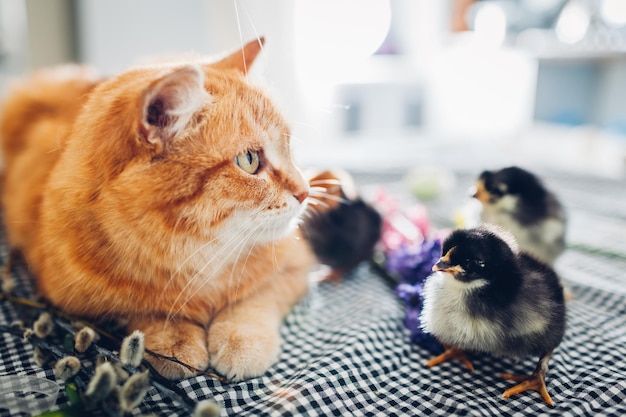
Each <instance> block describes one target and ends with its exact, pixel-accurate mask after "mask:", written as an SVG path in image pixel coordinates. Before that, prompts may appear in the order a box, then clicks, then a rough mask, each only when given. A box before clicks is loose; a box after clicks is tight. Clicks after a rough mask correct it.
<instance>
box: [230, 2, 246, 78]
mask: <svg viewBox="0 0 626 417" xmlns="http://www.w3.org/2000/svg"><path fill="white" fill-rule="evenodd" d="M233 5H234V6H235V16H236V17H237V29H238V30H239V41H240V42H241V55H242V56H243V73H244V75H245V77H246V78H248V64H247V63H246V53H245V50H244V41H243V33H242V31H241V19H240V18H239V7H237V0H233Z"/></svg>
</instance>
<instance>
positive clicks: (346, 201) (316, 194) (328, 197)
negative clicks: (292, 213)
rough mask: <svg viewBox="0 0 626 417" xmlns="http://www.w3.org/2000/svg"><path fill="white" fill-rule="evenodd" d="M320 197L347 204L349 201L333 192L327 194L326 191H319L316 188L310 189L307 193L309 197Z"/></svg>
mask: <svg viewBox="0 0 626 417" xmlns="http://www.w3.org/2000/svg"><path fill="white" fill-rule="evenodd" d="M311 196H313V197H322V198H325V199H327V200H331V201H336V202H337V203H341V204H349V203H350V201H349V200H346V199H345V198H342V197H337V196H336V195H333V194H328V193H320V192H317V191H316V190H312V191H311V192H310V194H309V197H311Z"/></svg>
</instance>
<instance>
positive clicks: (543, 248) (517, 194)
mask: <svg viewBox="0 0 626 417" xmlns="http://www.w3.org/2000/svg"><path fill="white" fill-rule="evenodd" d="M473 191H475V192H474V193H473V197H474V198H476V199H477V200H478V201H480V203H481V204H482V211H481V213H480V220H481V221H482V222H483V223H489V224H495V225H498V226H502V227H504V228H505V229H507V230H508V231H510V232H511V233H512V234H513V236H515V239H516V240H517V242H518V244H519V246H520V247H521V248H522V249H523V250H524V251H526V252H528V253H531V254H532V255H534V256H535V257H537V258H539V259H540V260H542V261H544V262H546V263H548V264H550V265H554V261H555V260H556V258H557V257H558V256H559V255H560V254H561V253H562V252H563V251H564V250H565V230H566V221H567V219H566V215H565V211H564V209H563V206H562V205H561V203H560V202H559V200H558V199H557V197H556V196H555V195H554V194H553V193H552V192H550V191H549V190H548V189H547V188H546V187H545V186H544V184H543V183H542V181H541V180H540V179H539V178H538V177H537V176H536V175H534V174H533V173H531V172H529V171H526V170H524V169H522V168H519V167H516V166H512V167H507V168H503V169H500V170H497V171H484V172H482V173H481V174H480V176H479V178H478V180H477V182H476V187H475V190H473Z"/></svg>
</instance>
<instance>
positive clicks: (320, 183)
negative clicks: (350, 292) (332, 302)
mask: <svg viewBox="0 0 626 417" xmlns="http://www.w3.org/2000/svg"><path fill="white" fill-rule="evenodd" d="M309 178H310V179H309V184H310V194H309V207H308V208H307V211H306V212H305V216H304V219H303V223H302V225H301V229H302V235H303V237H304V238H305V239H306V240H308V241H309V244H310V245H311V248H312V249H313V252H314V253H315V255H316V257H317V259H318V260H319V262H320V263H321V264H324V265H327V266H328V267H330V269H331V270H330V272H329V274H328V275H327V276H326V277H325V278H324V279H323V281H329V280H330V281H334V282H335V283H338V282H339V280H340V279H341V277H342V276H343V275H345V274H346V273H348V272H350V271H351V270H352V269H353V268H355V267H356V266H357V265H358V264H359V263H361V262H363V261H366V260H369V259H371V257H372V255H373V252H374V247H375V246H376V243H377V242H378V241H379V239H380V237H381V233H382V230H381V229H382V216H381V215H380V213H379V212H378V211H377V210H376V209H375V208H374V207H373V206H372V205H370V204H369V203H367V202H366V201H364V200H363V199H362V198H361V197H360V196H359V194H358V192H357V190H356V187H355V185H354V181H353V180H352V177H351V176H350V175H349V174H348V173H347V172H346V171H343V170H339V169H335V170H327V171H322V172H318V173H315V174H312V173H309Z"/></svg>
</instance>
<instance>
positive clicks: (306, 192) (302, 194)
mask: <svg viewBox="0 0 626 417" xmlns="http://www.w3.org/2000/svg"><path fill="white" fill-rule="evenodd" d="M293 196H294V197H295V198H296V200H298V201H299V202H300V204H302V202H303V201H304V200H305V199H306V198H307V197H308V196H309V190H304V191H300V192H299V193H296V194H294V195H293Z"/></svg>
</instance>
